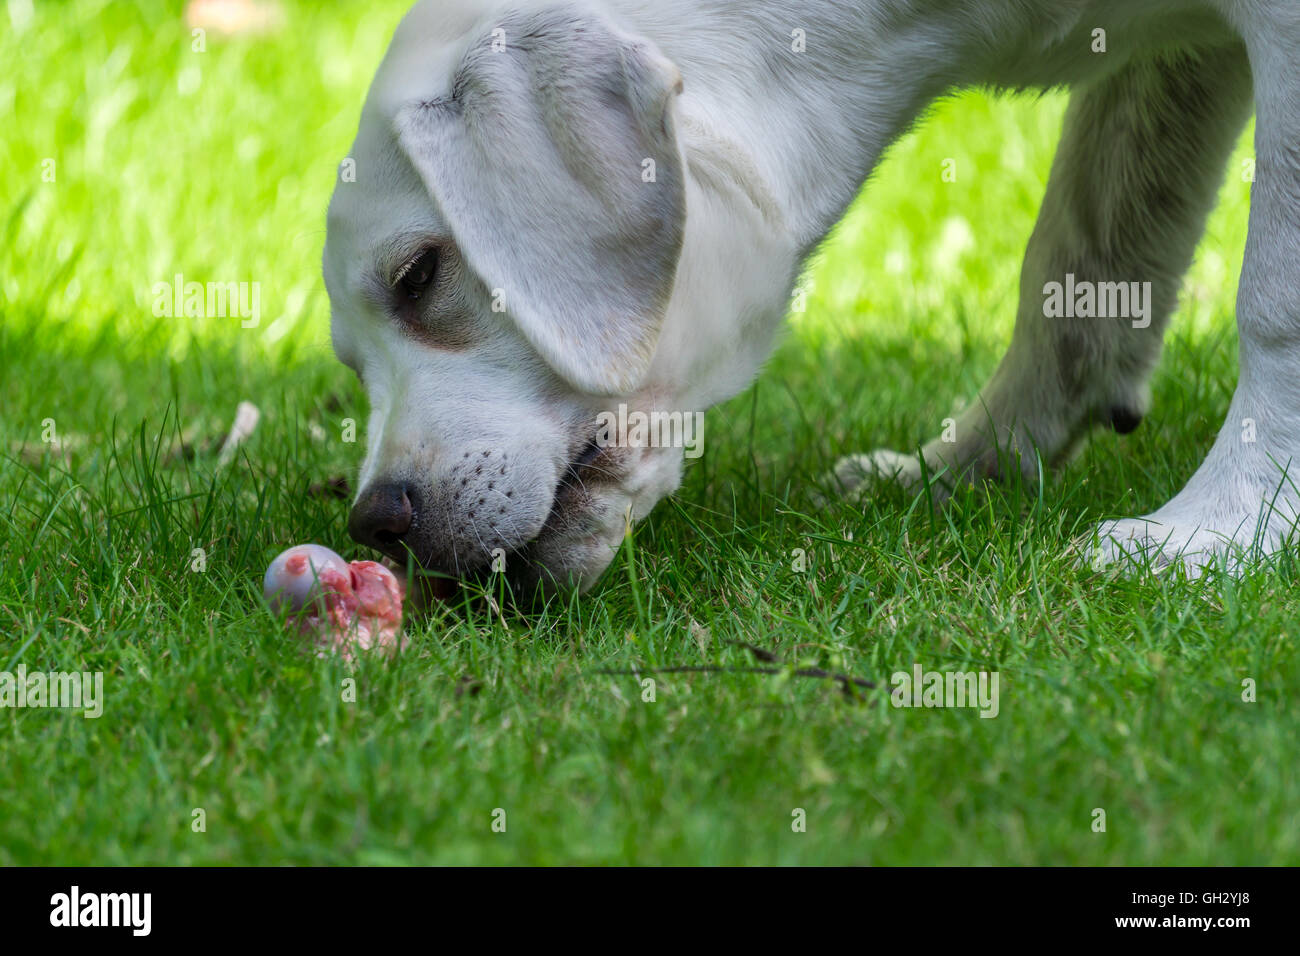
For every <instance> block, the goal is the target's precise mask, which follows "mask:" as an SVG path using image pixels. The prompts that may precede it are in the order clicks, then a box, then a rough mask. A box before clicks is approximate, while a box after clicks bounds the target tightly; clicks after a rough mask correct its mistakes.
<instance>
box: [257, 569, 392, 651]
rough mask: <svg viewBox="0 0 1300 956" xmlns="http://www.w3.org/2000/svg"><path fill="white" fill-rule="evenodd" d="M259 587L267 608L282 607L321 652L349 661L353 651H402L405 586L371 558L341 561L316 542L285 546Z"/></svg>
mask: <svg viewBox="0 0 1300 956" xmlns="http://www.w3.org/2000/svg"><path fill="white" fill-rule="evenodd" d="M263 583H264V591H265V594H266V598H267V600H268V601H269V602H270V603H271V606H272V607H273V608H275V609H277V610H281V609H285V608H287V609H288V610H289V611H290V612H291V614H292V616H291V620H293V621H295V622H296V623H297V625H298V627H299V629H300V630H301V631H302V632H303V633H304V634H306V635H308V636H310V637H311V639H312V642H313V643H314V644H315V646H316V647H317V648H318V649H319V652H320V654H321V656H324V655H325V654H327V653H338V654H340V655H342V656H343V657H344V659H346V660H351V659H353V657H354V656H355V654H356V652H358V651H368V650H371V649H379V650H381V651H387V652H391V651H395V650H401V648H403V647H404V646H405V644H406V642H405V640H404V639H403V638H402V636H401V629H402V600H403V598H404V597H405V592H404V589H403V587H402V585H401V582H400V581H399V580H398V579H397V577H396V575H394V574H393V572H392V571H390V570H388V568H386V567H384V566H383V565H382V564H379V563H377V562H375V561H353V562H352V563H351V564H345V563H344V561H343V559H342V558H340V557H338V555H336V554H335V553H334V552H332V551H330V550H329V549H327V548H322V547H320V546H319V545H300V546H298V547H296V548H290V549H289V550H288V551H285V552H284V553H283V554H281V555H280V556H279V557H277V558H276V559H275V560H274V561H272V562H271V566H270V568H268V569H267V572H266V578H265V580H264V582H263Z"/></svg>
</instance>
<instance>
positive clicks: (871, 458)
mask: <svg viewBox="0 0 1300 956" xmlns="http://www.w3.org/2000/svg"><path fill="white" fill-rule="evenodd" d="M889 482H896V483H898V484H900V485H902V486H903V487H904V488H906V489H908V490H910V491H915V490H918V489H919V488H920V487H921V482H922V477H921V462H920V459H919V458H917V456H916V455H915V454H913V455H904V454H902V453H901V452H896V451H890V450H889V449H887V448H881V449H878V450H876V451H873V452H870V453H868V454H865V455H847V456H845V457H844V458H841V459H840V460H839V461H837V462H836V463H835V469H834V471H833V472H832V473H831V477H830V480H829V481H828V482H827V484H828V485H829V486H830V487H831V488H832V489H833V490H834V491H835V492H836V493H838V494H839V495H840V496H841V497H845V498H852V497H856V496H858V495H860V494H862V493H864V492H866V491H867V490H869V489H870V488H871V487H874V486H875V485H879V484H882V483H889Z"/></svg>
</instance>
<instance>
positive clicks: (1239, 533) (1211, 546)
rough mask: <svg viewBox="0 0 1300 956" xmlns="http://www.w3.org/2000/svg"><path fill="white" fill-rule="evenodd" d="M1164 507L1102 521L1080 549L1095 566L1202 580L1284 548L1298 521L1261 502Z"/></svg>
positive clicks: (1237, 569) (1232, 571)
mask: <svg viewBox="0 0 1300 956" xmlns="http://www.w3.org/2000/svg"><path fill="white" fill-rule="evenodd" d="M1176 504H1178V499H1177V498H1175V499H1174V501H1171V502H1170V504H1169V505H1166V506H1165V507H1164V508H1161V509H1160V510H1158V511H1156V512H1154V513H1152V514H1150V515H1145V516H1143V517H1141V518H1121V519H1118V520H1115V521H1106V522H1103V523H1102V524H1100V525H1098V526H1097V528H1096V529H1095V530H1094V532H1093V534H1092V535H1091V536H1090V538H1088V539H1086V540H1084V541H1081V542H1079V544H1080V545H1081V547H1080V551H1081V553H1082V554H1083V555H1084V556H1085V557H1086V560H1087V561H1088V563H1089V564H1090V565H1091V566H1092V567H1093V568H1095V569H1098V570H1100V569H1102V568H1106V567H1115V568H1117V569H1118V570H1123V571H1145V570H1150V571H1153V572H1156V573H1161V572H1168V571H1174V570H1177V569H1178V568H1179V567H1180V566H1181V567H1182V569H1183V571H1184V572H1185V573H1186V575H1187V576H1188V577H1189V578H1199V577H1200V576H1201V575H1202V574H1204V573H1205V572H1206V571H1207V570H1209V569H1210V568H1218V569H1220V570H1223V571H1225V572H1227V573H1228V574H1233V575H1237V574H1240V573H1241V572H1242V571H1244V570H1245V569H1247V568H1248V567H1250V566H1251V565H1254V564H1258V563H1259V562H1260V561H1262V560H1263V559H1265V558H1267V557H1269V556H1271V555H1275V554H1277V553H1278V552H1280V551H1282V550H1284V549H1285V548H1286V546H1287V543H1288V540H1289V538H1290V532H1291V531H1292V530H1293V529H1294V527H1295V519H1294V517H1293V516H1288V514H1287V513H1286V512H1283V511H1281V510H1279V509H1277V508H1276V507H1269V505H1267V504H1261V506H1260V508H1259V509H1258V510H1256V511H1255V512H1250V511H1248V510H1246V509H1245V508H1243V507H1241V506H1237V507H1233V508H1212V507H1211V508H1200V509H1195V508H1187V507H1185V506H1184V507H1174V505H1176Z"/></svg>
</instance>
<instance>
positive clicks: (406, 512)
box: [348, 482, 415, 557]
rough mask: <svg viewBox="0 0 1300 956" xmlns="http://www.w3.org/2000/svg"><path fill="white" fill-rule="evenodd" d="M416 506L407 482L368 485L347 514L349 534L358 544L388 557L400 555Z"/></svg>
mask: <svg viewBox="0 0 1300 956" xmlns="http://www.w3.org/2000/svg"><path fill="white" fill-rule="evenodd" d="M414 519H415V508H414V507H413V506H412V504H411V494H410V489H409V488H407V486H406V485H403V484H396V483H393V482H385V483H380V484H375V485H371V486H370V487H369V488H367V489H366V490H365V492H364V493H363V494H362V495H361V497H360V498H358V499H357V503H356V504H355V505H353V506H352V514H351V515H350V516H349V517H348V534H350V535H352V539H353V540H354V541H356V542H357V543H358V544H364V545H367V546H369V547H371V548H374V549H376V550H377V551H383V552H384V553H385V554H388V555H389V556H390V557H400V556H401V553H402V548H401V542H402V536H403V535H405V534H406V532H408V531H409V530H411V523H412V521H413V520H414Z"/></svg>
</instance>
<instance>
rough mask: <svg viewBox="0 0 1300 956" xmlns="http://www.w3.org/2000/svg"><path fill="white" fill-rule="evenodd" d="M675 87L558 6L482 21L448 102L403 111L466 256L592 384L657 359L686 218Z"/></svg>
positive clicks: (413, 146) (573, 375) (613, 382)
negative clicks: (477, 39) (478, 37)
mask: <svg viewBox="0 0 1300 956" xmlns="http://www.w3.org/2000/svg"><path fill="white" fill-rule="evenodd" d="M680 90H681V79H680V75H679V74H678V72H677V68H676V67H675V66H673V64H672V63H670V62H669V61H668V60H667V59H665V58H664V57H663V55H662V54H660V53H659V52H658V50H656V49H655V48H654V47H653V45H651V44H650V43H649V42H648V41H645V40H641V39H638V38H635V37H632V36H628V35H626V34H624V33H622V32H620V31H619V30H617V28H615V27H614V26H613V25H612V24H609V23H606V22H605V21H603V20H601V19H599V18H597V17H596V16H594V15H592V14H589V13H586V12H583V11H581V10H580V9H578V8H576V7H571V6H557V7H548V8H544V9H542V10H537V11H533V12H530V13H527V14H520V13H516V14H513V15H508V16H507V17H506V18H504V19H503V20H501V21H499V22H498V23H497V24H495V25H493V26H492V27H490V28H485V35H484V36H483V37H482V39H481V41H480V42H478V43H476V44H475V45H474V46H473V47H471V49H470V50H469V52H468V53H467V54H466V56H465V59H464V61H463V62H462V63H461V65H460V68H459V70H458V71H457V73H456V77H455V83H454V86H453V89H452V93H451V95H450V96H449V97H446V98H443V99H439V100H435V101H431V102H418V103H412V104H410V105H408V106H406V107H404V108H403V109H402V110H401V111H400V112H399V113H398V115H397V118H396V123H397V134H398V137H399V139H400V142H401V144H402V148H403V149H404V150H405V152H406V154H407V155H408V156H409V158H410V160H411V162H412V163H413V165H414V166H415V168H416V170H417V171H418V172H419V174H420V176H421V177H422V178H423V180H424V182H425V185H426V186H427V188H428V189H429V192H430V193H431V195H432V197H433V199H434V201H435V203H436V204H437V206H438V207H439V210H440V211H441V213H442V215H443V216H444V217H445V218H446V220H447V224H448V226H449V227H450V228H451V232H452V235H453V236H454V237H455V240H456V243H457V245H458V246H459V248H460V252H461V254H462V255H463V256H464V257H465V259H466V261H467V262H468V263H469V265H470V266H471V268H473V269H474V270H475V271H476V272H477V273H478V275H479V276H480V277H481V278H482V279H483V281H484V282H485V283H487V285H488V287H489V288H490V289H493V290H494V291H495V290H500V293H499V295H500V296H501V300H502V304H503V305H504V308H505V311H506V312H507V313H509V314H510V316H511V317H512V318H513V319H514V321H515V322H516V323H517V324H518V327H519V329H520V331H521V332H522V333H523V334H524V336H525V337H526V338H527V339H528V341H529V342H530V343H531V344H532V346H533V347H534V348H535V349H536V350H537V351H538V352H539V353H540V354H541V356H542V358H543V359H545V360H546V362H547V363H548V364H549V365H550V366H551V367H552V368H553V369H554V370H555V371H556V372H558V373H559V374H560V375H561V376H562V377H563V378H564V379H565V380H566V381H568V382H569V383H570V384H571V385H573V386H574V387H576V388H578V389H580V390H581V391H584V392H589V393H593V394H603V395H618V394H625V393H628V392H631V391H634V390H635V388H636V387H637V385H638V384H639V383H640V381H641V380H642V379H643V378H644V376H645V373H646V370H647V369H648V367H649V365H650V361H651V359H652V357H653V355H654V351H655V345H656V342H657V340H658V337H659V330H660V328H661V326H662V324H663V317H664V309H665V307H666V306H667V303H668V298H669V295H670V294H671V292H672V288H673V278H674V275H675V273H676V269H677V258H678V254H679V253H680V251H681V245H682V230H683V226H684V220H685V204H686V200H685V189H684V184H683V181H682V162H681V155H680V151H679V148H678V143H677V137H676V131H675V129H674V124H673V118H672V100H673V97H674V95H675V94H676V93H678V92H680Z"/></svg>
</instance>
